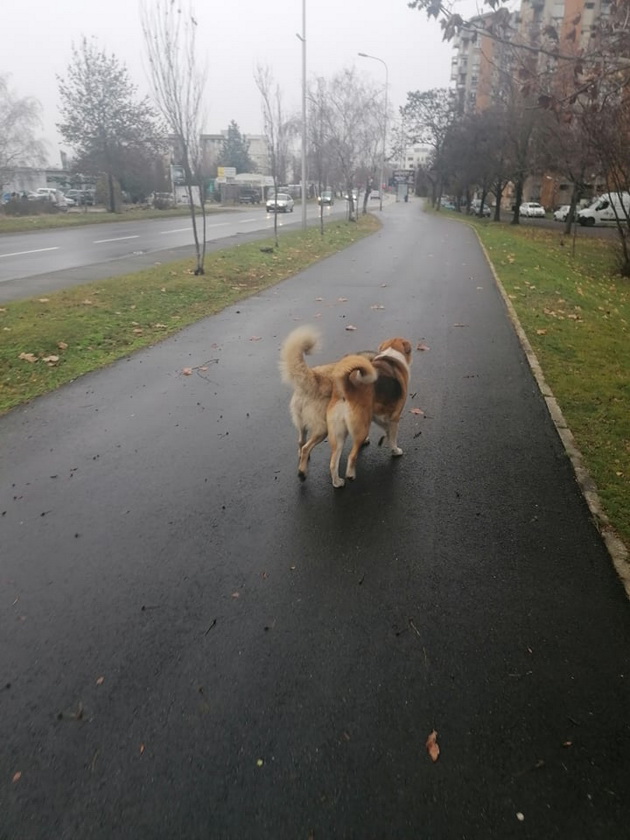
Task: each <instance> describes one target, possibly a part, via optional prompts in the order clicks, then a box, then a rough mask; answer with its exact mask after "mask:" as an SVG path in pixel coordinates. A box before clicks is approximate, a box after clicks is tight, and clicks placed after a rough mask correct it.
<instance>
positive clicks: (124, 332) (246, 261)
mask: <svg viewBox="0 0 630 840" xmlns="http://www.w3.org/2000/svg"><path fill="white" fill-rule="evenodd" d="M379 227H380V223H379V222H378V221H377V220H376V218H375V217H373V216H370V215H366V216H362V217H361V219H360V221H359V222H358V223H348V222H331V223H329V224H327V225H326V228H325V235H324V236H323V237H322V236H321V234H320V232H319V228H309V229H307V230H306V231H298V232H289V233H283V234H282V237H281V239H280V247H279V248H278V249H277V250H273V252H272V253H264V252H263V251H261V248H271V247H272V245H273V240H266V241H256V242H252V243H248V244H244V245H240V246H238V247H235V248H230V249H226V250H223V251H215V252H213V253H212V254H210V255H208V257H207V258H206V274H205V275H203V276H195V275H194V273H193V269H194V265H195V263H194V261H192V260H190V259H188V260H182V261H179V262H175V263H169V264H166V265H160V266H155V267H153V268H151V269H147V270H145V271H139V272H136V273H134V274H128V275H124V276H121V277H113V278H110V279H108V280H104V281H100V282H97V283H91V284H88V285H84V286H74V287H72V288H69V289H66V290H63V291H60V292H51V293H50V294H47V295H45V296H41V297H39V298H32V299H28V300H21V301H17V302H15V303H7V304H4V305H2V306H0V331H1V335H2V341H1V342H0V414H1V413H4V412H6V411H8V410H9V409H10V408H12V407H14V406H16V405H19V404H21V403H24V402H27V401H28V400H30V399H32V398H33V397H35V396H38V395H40V394H44V393H46V392H48V391H51V390H53V389H55V388H57V387H59V385H62V384H63V383H65V382H69V381H70V380H72V379H76V377H78V376H81V375H82V374H84V373H87V372H88V371H92V370H96V369H97V368H100V367H103V366H104V365H106V364H108V363H110V362H112V361H114V360H115V359H119V358H121V357H123V356H126V355H128V354H129V353H131V352H133V351H134V350H137V349H139V348H141V347H146V346H148V345H151V344H155V343H156V342H158V341H160V340H162V339H163V338H164V337H165V336H168V335H171V334H173V333H175V332H177V331H178V330H181V329H182V327H184V326H186V325H187V324H191V323H193V322H195V321H198V320H199V319H201V318H204V317H206V316H207V315H212V314H213V313H215V312H218V311H219V310H220V309H223V308H224V307H225V306H228V305H229V304H231V303H234V302H235V301H237V300H240V299H242V298H244V297H247V296H249V295H251V294H254V293H255V292H257V291H259V290H261V289H264V288H267V287H269V286H272V285H274V284H275V283H278V282H280V281H281V280H284V279H286V278H287V277H290V276H291V275H293V274H296V273H297V272H298V271H300V270H301V269H303V268H305V267H306V266H308V265H311V264H312V263H314V262H316V261H317V260H320V259H322V258H324V257H326V256H329V255H330V254H332V253H335V252H336V251H339V250H341V249H342V248H345V247H346V246H348V245H350V244H351V243H352V242H355V241H356V240H358V239H360V238H361V237H363V236H367V235H368V234H370V233H372V232H374V231H375V230H377V229H378V228H379ZM22 354H24V355H22ZM21 355H22V358H20V356H21Z"/></svg>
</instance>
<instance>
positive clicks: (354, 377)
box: [333, 355, 378, 395]
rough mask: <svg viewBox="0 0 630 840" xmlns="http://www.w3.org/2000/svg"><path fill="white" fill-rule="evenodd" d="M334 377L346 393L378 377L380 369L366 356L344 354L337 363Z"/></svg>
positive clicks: (372, 381)
mask: <svg viewBox="0 0 630 840" xmlns="http://www.w3.org/2000/svg"><path fill="white" fill-rule="evenodd" d="M333 378H334V380H335V382H336V384H337V386H338V387H339V388H340V389H341V391H342V393H343V394H344V395H346V394H348V392H349V391H351V390H353V389H354V390H356V389H359V388H361V387H362V386H365V385H372V384H373V383H374V382H376V380H377V379H378V371H377V370H376V368H375V367H374V365H373V364H372V362H371V361H370V360H369V359H368V358H367V357H366V356H355V355H350V356H344V358H343V359H340V360H339V361H338V362H337V364H336V365H335V369H334V371H333Z"/></svg>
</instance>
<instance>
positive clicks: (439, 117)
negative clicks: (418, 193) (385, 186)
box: [400, 88, 459, 206]
mask: <svg viewBox="0 0 630 840" xmlns="http://www.w3.org/2000/svg"><path fill="white" fill-rule="evenodd" d="M400 113H401V117H402V119H403V124H404V126H405V130H406V132H407V137H408V142H409V143H418V142H420V143H423V144H424V145H426V146H430V147H431V150H432V169H433V170H434V172H435V174H436V175H437V177H436V179H435V181H432V188H433V196H432V200H433V205H434V206H439V204H440V199H441V197H442V188H443V163H442V157H443V154H444V145H445V143H446V139H447V137H448V135H449V132H450V131H451V129H452V127H453V125H455V124H456V123H457V122H458V121H459V114H458V111H457V107H456V103H455V101H454V100H453V99H452V98H451V97H450V96H449V92H448V90H446V89H445V88H433V89H432V90H425V91H415V92H412V93H408V94H407V104H406V105H404V106H403V107H402V108H401V109H400Z"/></svg>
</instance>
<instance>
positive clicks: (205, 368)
mask: <svg viewBox="0 0 630 840" xmlns="http://www.w3.org/2000/svg"><path fill="white" fill-rule="evenodd" d="M199 370H202V371H204V372H205V371H206V370H208V368H207V367H200V368H199Z"/></svg>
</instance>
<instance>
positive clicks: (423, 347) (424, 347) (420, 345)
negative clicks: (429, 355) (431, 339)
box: [416, 341, 431, 350]
mask: <svg viewBox="0 0 630 840" xmlns="http://www.w3.org/2000/svg"><path fill="white" fill-rule="evenodd" d="M430 349H431V348H430V347H429V345H428V344H425V343H424V341H419V342H418V346H417V347H416V350H430Z"/></svg>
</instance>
